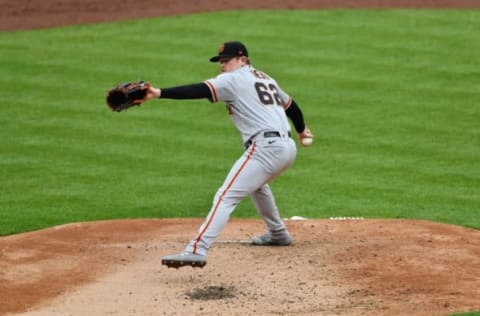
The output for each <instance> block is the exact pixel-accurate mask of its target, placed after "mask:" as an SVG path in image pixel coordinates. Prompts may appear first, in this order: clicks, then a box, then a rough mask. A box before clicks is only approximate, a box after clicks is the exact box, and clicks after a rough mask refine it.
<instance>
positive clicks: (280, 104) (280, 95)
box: [205, 65, 292, 142]
mask: <svg viewBox="0 0 480 316" xmlns="http://www.w3.org/2000/svg"><path fill="white" fill-rule="evenodd" d="M205 83H206V84H207V85H208V87H209V88H210V91H211V92H212V96H213V100H212V101H213V102H217V101H224V102H225V104H226V106H227V109H228V111H229V113H230V117H231V119H232V121H233V124H235V126H236V127H237V129H238V130H239V131H240V133H241V134H242V137H243V141H244V142H245V141H247V140H248V139H250V137H252V136H253V135H255V134H257V133H259V132H260V131H265V130H268V131H287V132H288V131H290V125H289V123H288V119H287V116H286V114H285V108H287V107H288V106H289V105H290V103H291V101H292V99H291V98H290V97H289V96H288V95H287V94H286V93H285V92H284V91H283V90H282V89H281V88H280V87H279V86H278V84H277V82H276V81H275V80H274V79H272V78H271V77H269V76H268V75H267V74H265V73H263V72H261V71H259V70H257V69H255V68H253V67H252V66H250V65H245V66H243V67H240V68H239V69H237V70H235V71H233V72H227V73H222V74H220V75H218V76H217V77H215V78H213V79H209V80H207V81H205Z"/></svg>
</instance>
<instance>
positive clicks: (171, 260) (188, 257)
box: [162, 252, 207, 269]
mask: <svg viewBox="0 0 480 316" xmlns="http://www.w3.org/2000/svg"><path fill="white" fill-rule="evenodd" d="M162 264H163V265H166V266H167V267H169V268H175V269H178V268H181V267H186V266H190V267H192V268H203V267H204V266H205V265H206V264H207V256H204V255H199V254H195V253H191V252H182V253H179V254H176V255H170V256H166V257H163V258H162Z"/></svg>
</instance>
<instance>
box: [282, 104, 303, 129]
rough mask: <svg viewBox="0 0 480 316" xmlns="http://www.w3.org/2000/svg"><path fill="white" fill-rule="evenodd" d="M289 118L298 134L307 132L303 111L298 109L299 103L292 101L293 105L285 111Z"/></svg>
mask: <svg viewBox="0 0 480 316" xmlns="http://www.w3.org/2000/svg"><path fill="white" fill-rule="evenodd" d="M285 113H286V114H287V116H288V117H289V118H290V120H292V123H293V126H295V130H296V131H297V132H298V133H301V132H303V131H304V130H305V121H304V120H303V114H302V110H300V108H299V107H298V105H297V103H296V102H295V101H294V100H292V103H291V104H290V106H289V107H288V109H286V110H285Z"/></svg>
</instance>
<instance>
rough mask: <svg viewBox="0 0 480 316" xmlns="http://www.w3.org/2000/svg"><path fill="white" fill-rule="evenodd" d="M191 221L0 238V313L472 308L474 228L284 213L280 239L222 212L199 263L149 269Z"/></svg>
mask: <svg viewBox="0 0 480 316" xmlns="http://www.w3.org/2000/svg"><path fill="white" fill-rule="evenodd" d="M201 221H202V220H201V219H195V220H190V219H188V220H186V219H182V220H173V219H171V220H121V221H102V222H91V223H82V224H71V225H66V226H61V227H55V228H50V229H46V230H42V231H36V232H31V233H27V234H20V235H13V236H7V237H2V238H0V255H1V256H0V276H1V279H2V281H1V283H0V297H1V298H2V304H0V315H5V314H10V313H11V314H22V315H227V314H228V315H294V314H295V315H297V314H298V315H327V314H328V315H332V314H335V315H352V314H354V315H447V314H450V313H454V312H464V311H472V310H480V300H479V297H480V279H479V276H480V231H477V230H471V229H466V228H462V227H457V226H450V225H444V224H438V223H432V222H426V221H404V220H342V221H339V220H307V221H287V226H288V227H289V229H290V231H291V232H292V234H293V236H294V238H295V243H294V245H292V246H290V247H256V246H251V245H249V244H248V242H247V241H248V240H249V239H250V238H251V237H252V236H253V235H255V234H258V233H262V232H263V224H262V222H261V221H260V220H232V221H230V222H229V223H228V225H227V227H226V229H225V230H224V231H223V233H222V235H221V236H220V238H219V239H218V241H217V242H216V243H215V244H214V246H213V247H212V249H211V251H210V253H209V261H208V264H207V266H206V267H205V268H203V269H198V268H197V269H193V268H191V267H184V268H181V269H178V270H176V269H168V268H166V267H164V266H161V264H160V261H161V260H160V259H161V257H162V256H164V255H167V254H172V253H175V252H179V251H181V250H183V247H184V246H185V245H186V243H187V242H188V241H189V240H190V239H191V238H192V237H193V236H194V234H195V233H196V231H197V229H198V227H199V225H200V224H201Z"/></svg>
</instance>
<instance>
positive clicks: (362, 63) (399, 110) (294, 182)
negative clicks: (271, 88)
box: [0, 10, 480, 235]
mask: <svg viewBox="0 0 480 316" xmlns="http://www.w3.org/2000/svg"><path fill="white" fill-rule="evenodd" d="M479 29H480V11H476V10H472V11H469V10H464V11H461V10H325V11H233V12H223V13H208V14H198V15H191V16H180V17H162V18H156V19H147V20H136V21H127V22H117V23H103V24H96V25H86V26H73V27H62V28H52V29H44V30H32V31H19V32H7V33H0V52H1V53H0V81H1V82H0V83H1V86H2V88H1V93H0V104H1V105H0V134H1V141H0V168H1V173H0V182H1V193H0V235H7V234H12V233H17V232H23V231H29V230H35V229H39V228H44V227H49V226H52V225H57V224H62V223H69V222H78V221H90V220H100V219H112V218H140V217H142V218H150V217H155V218H162V217H203V216H204V215H205V214H206V213H207V211H208V209H209V208H210V203H211V200H212V199H213V196H214V194H215V191H216V190H217V188H218V187H219V186H220V185H221V183H222V182H223V179H224V177H225V176H226V174H227V171H228V170H229V168H230V166H231V165H232V164H233V162H234V160H235V159H236V158H237V157H238V156H239V155H240V153H241V151H242V145H241V139H240V136H239V135H238V133H237V131H236V130H235V129H234V127H233V124H232V123H231V122H230V119H229V117H228V115H227V113H226V110H225V109H224V106H223V105H222V104H220V103H219V104H213V105H212V104H210V103H209V102H208V101H204V100H197V101H173V100H170V101H169V100H161V101H160V100H159V101H152V102H149V103H147V104H145V105H143V106H141V107H140V108H135V109H132V110H130V111H128V112H126V113H112V112H110V111H109V110H108V109H107V107H106V105H105V102H104V98H105V91H106V90H107V89H109V88H110V87H112V86H113V85H115V84H117V83H120V82H125V81H131V80H138V79H144V80H150V81H151V82H152V83H153V84H155V85H157V86H160V87H166V86H172V85H177V84H186V83H194V82H200V81H203V80H204V79H207V78H210V77H213V76H215V75H216V74H217V72H218V65H215V64H211V63H209V62H208V58H209V57H211V56H213V55H214V54H215V53H216V51H217V47H218V46H219V45H220V43H222V42H223V41H227V40H233V39H238V40H241V41H244V42H245V43H246V44H247V47H248V48H249V51H250V56H251V58H252V61H253V64H254V65H255V66H257V67H258V68H260V69H262V70H264V71H266V72H267V73H269V74H270V75H272V76H273V77H275V78H276V79H277V81H278V82H279V83H280V84H281V86H282V87H283V88H284V89H285V90H286V91H288V92H289V93H290V94H291V95H292V96H293V97H294V98H295V99H296V101H297V102H298V103H299V104H300V106H301V107H302V109H303V112H304V114H305V117H306V120H307V124H308V125H309V127H310V128H311V129H312V131H313V132H314V134H315V136H316V138H315V142H314V146H312V147H310V148H307V149H304V148H299V153H298V157H297V161H296V164H295V165H294V166H293V167H292V168H291V169H290V170H288V171H287V172H286V173H285V174H284V175H283V176H282V177H281V178H280V179H278V180H277V181H276V182H274V183H273V185H272V188H273V190H274V193H275V195H276V199H277V202H278V204H279V207H280V208H281V212H282V216H284V217H290V216H293V215H300V216H305V217H309V218H327V217H330V216H363V217H366V218H408V219H425V220H433V221H438V222H444V223H451V224H456V225H464V226H468V227H473V228H476V229H478V228H480V194H479V193H480V192H479V188H480V166H479V157H480V124H479V122H480V90H479V85H478V84H479V82H480V55H479V54H478V52H479V51H480V33H479V32H478V30H479ZM233 216H234V217H256V216H257V215H256V212H255V210H254V208H253V205H252V203H251V202H250V201H249V200H245V201H244V202H243V203H241V204H240V205H239V206H238V208H237V210H236V211H235V213H234V215H233Z"/></svg>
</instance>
